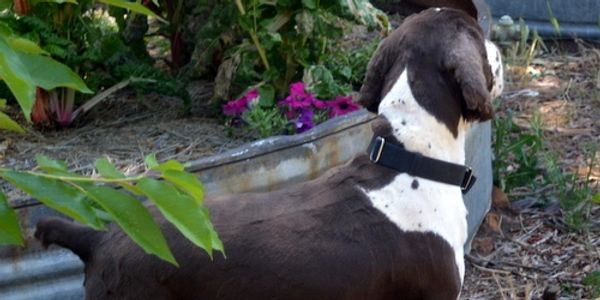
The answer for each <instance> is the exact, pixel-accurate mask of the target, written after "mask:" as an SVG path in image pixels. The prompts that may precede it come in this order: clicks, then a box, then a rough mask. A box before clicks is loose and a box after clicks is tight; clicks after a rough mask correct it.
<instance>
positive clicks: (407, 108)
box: [379, 69, 469, 164]
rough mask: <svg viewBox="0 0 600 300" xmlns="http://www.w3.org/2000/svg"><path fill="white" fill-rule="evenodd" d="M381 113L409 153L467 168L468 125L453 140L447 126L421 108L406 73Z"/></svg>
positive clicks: (400, 78)
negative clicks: (463, 165) (466, 142)
mask: <svg viewBox="0 0 600 300" xmlns="http://www.w3.org/2000/svg"><path fill="white" fill-rule="evenodd" d="M431 88H435V87H431ZM379 113H380V114H381V115H383V116H385V117H386V119H387V120H388V122H389V123H390V125H391V127H392V135H393V136H394V137H395V138H396V139H397V140H398V141H399V142H401V143H402V144H403V145H404V147H405V148H406V149H407V150H409V151H413V152H418V153H420V154H422V155H424V156H428V157H431V158H436V159H439V160H443V161H447V162H451V163H455V164H464V161H465V136H466V133H467V131H468V129H469V123H467V122H465V121H462V120H461V121H460V122H459V124H458V130H457V132H458V134H457V135H456V136H454V135H453V134H452V133H451V132H450V130H448V128H447V127H446V125H444V124H443V123H442V122H440V121H439V120H437V119H436V118H435V117H434V116H433V115H431V114H430V113H429V112H427V111H426V110H425V109H424V108H423V107H422V106H421V105H419V103H418V101H417V100H416V99H415V97H414V96H413V94H412V92H411V88H410V85H409V82H408V76H407V71H406V69H405V70H404V71H403V72H402V74H401V75H400V77H399V78H398V80H397V81H396V83H395V84H394V85H393V86H392V88H391V90H390V91H389V93H387V95H385V97H384V98H383V100H382V101H381V103H380V104H379Z"/></svg>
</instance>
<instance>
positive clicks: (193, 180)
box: [163, 170, 204, 205]
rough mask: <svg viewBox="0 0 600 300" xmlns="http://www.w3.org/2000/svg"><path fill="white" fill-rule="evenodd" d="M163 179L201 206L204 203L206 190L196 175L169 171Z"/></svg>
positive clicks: (164, 174)
mask: <svg viewBox="0 0 600 300" xmlns="http://www.w3.org/2000/svg"><path fill="white" fill-rule="evenodd" d="M163 178H164V179H165V180H167V181H168V182H170V183H172V184H173V185H175V186H176V187H177V188H178V189H180V190H182V191H184V192H186V193H187V194H189V195H190V196H192V197H193V198H194V200H196V203H198V204H199V205H202V203H204V188H203V187H202V183H201V182H200V180H198V177H196V176H195V175H194V174H190V173H187V172H183V171H178V170H167V171H165V172H164V173H163Z"/></svg>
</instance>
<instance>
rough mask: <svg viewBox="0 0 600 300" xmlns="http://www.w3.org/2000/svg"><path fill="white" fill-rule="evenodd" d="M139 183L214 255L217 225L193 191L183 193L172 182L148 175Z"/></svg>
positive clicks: (193, 239)
mask: <svg viewBox="0 0 600 300" xmlns="http://www.w3.org/2000/svg"><path fill="white" fill-rule="evenodd" d="M137 186H138V187H139V188H140V189H141V190H142V191H143V192H144V194H146V196H147V197H148V198H149V199H150V201H152V202H153V203H154V204H156V207H158V209H159V210H160V212H161V213H162V214H163V215H164V216H165V218H166V219H167V220H168V221H169V222H171V223H172V224H173V225H175V227H177V229H179V231H180V232H181V233H182V234H183V235H184V236H185V237H186V238H187V239H188V240H190V241H191V242H192V243H194V244H195V245H197V246H198V247H200V248H202V249H204V250H205V251H206V252H207V253H208V255H209V256H210V257H211V258H212V252H213V249H216V248H215V246H218V245H213V240H214V239H215V238H214V235H216V233H215V232H214V229H213V227H212V224H211V223H210V221H209V219H208V213H207V211H206V210H205V209H203V208H202V207H201V206H200V205H198V203H197V202H196V201H195V200H194V199H193V198H192V197H190V196H189V195H187V194H182V193H180V192H179V191H177V189H176V188H175V187H173V186H172V185H171V184H169V183H166V182H162V181H158V180H155V179H150V178H144V179H142V180H140V181H139V182H138V184H137Z"/></svg>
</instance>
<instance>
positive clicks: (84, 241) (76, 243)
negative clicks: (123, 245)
mask: <svg viewBox="0 0 600 300" xmlns="http://www.w3.org/2000/svg"><path fill="white" fill-rule="evenodd" d="M104 234H106V232H100V231H96V230H94V229H91V228H89V227H85V226H82V225H78V224H75V223H73V222H70V221H66V220H64V219H61V218H55V217H48V218H43V219H41V220H40V221H39V222H38V223H37V225H36V230H35V238H36V239H38V240H39V241H40V242H41V243H42V245H44V247H48V246H49V245H51V244H56V245H59V246H61V247H64V248H67V249H69V250H71V251H73V253H75V254H77V256H79V258H81V260H83V262H88V261H89V260H90V259H91V256H92V253H93V250H94V249H95V248H96V246H97V245H98V243H99V242H100V240H101V239H102V236H103V235H104Z"/></svg>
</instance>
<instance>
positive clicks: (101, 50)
mask: <svg viewBox="0 0 600 300" xmlns="http://www.w3.org/2000/svg"><path fill="white" fill-rule="evenodd" d="M98 2H99V3H104V4H107V5H110V6H111V7H118V8H121V9H125V10H128V11H130V12H132V13H141V14H145V15H150V16H154V17H157V16H155V15H154V14H153V13H152V12H151V11H150V10H149V9H147V8H146V7H144V6H143V5H141V4H139V3H134V2H128V1H125V0H98ZM94 3H95V2H94V1H90V0H82V1H81V2H79V3H78V2H77V1H75V0H68V1H63V0H50V1H30V0H15V1H14V3H13V1H12V0H0V11H1V13H0V50H1V51H0V52H1V53H0V81H1V82H3V83H4V84H5V85H6V86H7V87H8V90H9V91H10V95H9V96H11V98H12V97H14V99H15V100H16V102H17V103H18V104H19V106H20V107H21V110H22V112H23V114H24V116H25V119H26V120H27V121H33V123H35V124H50V123H52V124H57V125H58V126H61V127H65V126H68V125H70V124H71V123H72V122H73V121H74V119H75V118H76V117H77V116H78V115H80V114H81V112H84V111H85V110H88V109H89V108H91V106H90V105H86V106H81V107H80V108H79V109H77V105H76V101H77V99H78V98H79V99H81V100H87V99H88V97H89V96H81V95H79V97H78V94H77V93H82V94H84V95H85V94H91V93H92V89H99V88H102V87H104V88H108V87H107V86H93V87H92V88H90V87H88V85H87V84H86V82H84V81H83V80H82V79H81V77H83V78H86V81H88V82H94V80H93V78H94V77H95V75H94V74H98V73H99V74H103V73H104V72H102V71H101V70H98V69H101V63H104V61H106V60H108V59H109V58H111V57H115V56H117V54H118V52H123V51H122V50H126V49H125V47H124V45H122V43H121V45H119V44H118V42H119V41H118V40H117V39H116V38H115V37H116V36H117V32H116V28H115V29H114V30H113V31H111V30H110V26H101V25H102V22H103V21H102V20H101V19H100V18H98V17H96V16H95V13H94V8H93V5H94ZM10 8H12V9H10ZM157 18H158V17H157ZM107 29H108V30H107ZM126 79H128V78H126ZM101 81H106V80H96V82H101ZM127 83H129V81H127ZM118 84H122V83H118ZM5 96H6V95H5ZM98 102H100V101H93V103H98ZM6 119H7V118H6V115H3V117H2V119H0V121H2V123H0V129H11V128H13V129H14V126H11V125H8V123H7V122H6V121H4V120H6Z"/></svg>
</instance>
